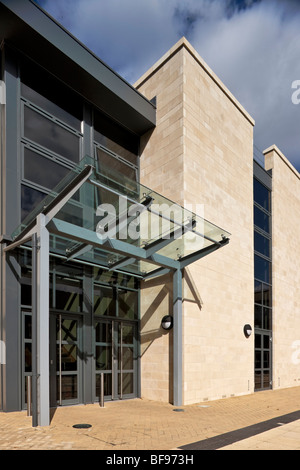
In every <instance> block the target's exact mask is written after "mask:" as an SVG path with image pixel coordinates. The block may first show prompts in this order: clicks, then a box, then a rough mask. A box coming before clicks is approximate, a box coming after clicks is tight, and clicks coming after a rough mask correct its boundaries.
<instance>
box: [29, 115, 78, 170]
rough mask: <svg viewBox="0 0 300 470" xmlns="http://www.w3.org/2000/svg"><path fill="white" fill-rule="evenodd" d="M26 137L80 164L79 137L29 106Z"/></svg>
mask: <svg viewBox="0 0 300 470" xmlns="http://www.w3.org/2000/svg"><path fill="white" fill-rule="evenodd" d="M24 137H25V138H26V139H29V140H31V141H32V142H35V143H36V144H38V145H41V146H42V147H44V148H46V149H47V150H50V151H51V152H55V153H56V154H58V155H61V156H62V157H64V158H67V159H68V160H71V161H72V162H74V163H77V162H79V143H80V141H79V136H78V135H76V134H75V133H74V134H73V133H72V132H70V131H68V130H67V129H64V128H63V127H62V126H60V125H59V124H58V123H56V122H54V121H53V120H51V119H48V118H47V117H46V116H44V115H43V114H41V113H39V112H37V111H34V110H33V109H31V108H29V107H28V106H24Z"/></svg>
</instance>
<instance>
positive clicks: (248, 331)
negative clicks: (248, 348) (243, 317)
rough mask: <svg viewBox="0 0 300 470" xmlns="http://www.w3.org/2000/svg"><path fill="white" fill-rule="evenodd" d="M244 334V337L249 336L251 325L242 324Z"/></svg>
mask: <svg viewBox="0 0 300 470" xmlns="http://www.w3.org/2000/svg"><path fill="white" fill-rule="evenodd" d="M244 335H245V336H246V338H249V337H250V336H251V335H252V326H251V325H245V326H244Z"/></svg>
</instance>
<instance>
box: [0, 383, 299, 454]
mask: <svg viewBox="0 0 300 470" xmlns="http://www.w3.org/2000/svg"><path fill="white" fill-rule="evenodd" d="M175 409H178V408H176V407H174V406H173V405H171V404H165V403H160V402H154V401H151V400H145V399H134V400H126V401H125V400H124V401H116V402H105V406H104V408H101V407H100V406H99V405H98V404H91V405H78V406H70V407H61V408H57V409H52V417H51V424H50V426H48V427H34V428H33V427H32V419H31V417H29V416H27V412H26V411H22V412H13V413H3V412H2V413H0V450H106V451H118V450H120V451H121V450H175V449H178V450H180V448H181V447H182V446H184V445H188V444H192V443H195V442H198V441H204V440H206V439H209V438H212V437H215V436H220V435H222V434H224V433H229V432H232V431H236V430H239V429H242V428H245V427H247V426H251V425H254V424H257V423H261V422H264V421H267V420H270V419H273V418H278V424H279V426H278V427H276V428H273V429H270V430H269V431H267V432H263V433H261V434H258V435H255V436H252V437H251V436H249V438H247V439H243V440H240V441H237V442H234V443H232V444H231V445H226V446H225V445H224V447H219V449H223V450H243V449H244V450H277V449H278V450H298V449H300V420H296V421H293V422H291V423H288V424H283V425H280V417H281V416H284V415H286V414H289V413H292V412H296V411H299V410H300V387H294V388H290V389H285V390H275V391H263V392H258V393H255V394H251V395H246V396H241V397H231V398H227V399H223V400H216V401H211V402H204V403H199V404H196V405H188V406H183V407H180V410H184V411H179V412H175V411H174V410H175ZM80 423H87V424H90V425H91V427H90V428H88V429H75V428H74V427H73V425H75V424H80Z"/></svg>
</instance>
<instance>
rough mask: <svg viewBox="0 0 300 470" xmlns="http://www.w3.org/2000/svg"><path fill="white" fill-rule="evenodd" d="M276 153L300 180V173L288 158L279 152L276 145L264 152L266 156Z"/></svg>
mask: <svg viewBox="0 0 300 470" xmlns="http://www.w3.org/2000/svg"><path fill="white" fill-rule="evenodd" d="M271 152H275V153H276V154H277V155H278V156H279V158H281V160H282V161H283V162H284V163H285V164H286V165H287V166H288V167H289V169H290V170H291V171H292V172H293V173H294V174H295V175H296V176H297V178H298V179H299V180H300V173H299V172H298V171H297V170H296V168H295V167H294V166H293V164H292V163H291V162H290V161H289V160H288V159H287V158H286V156H285V155H284V154H283V153H282V152H281V150H279V148H278V147H277V146H276V145H275V144H274V145H271V146H270V147H268V148H267V149H266V150H264V151H263V154H264V155H265V156H266V155H267V154H268V153H271Z"/></svg>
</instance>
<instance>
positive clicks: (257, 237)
mask: <svg viewBox="0 0 300 470" xmlns="http://www.w3.org/2000/svg"><path fill="white" fill-rule="evenodd" d="M254 250H255V251H258V252H259V253H261V254H262V255H264V256H267V257H268V258H269V257H270V255H271V252H270V240H269V238H266V237H264V236H263V235H261V234H260V233H258V232H254Z"/></svg>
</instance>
